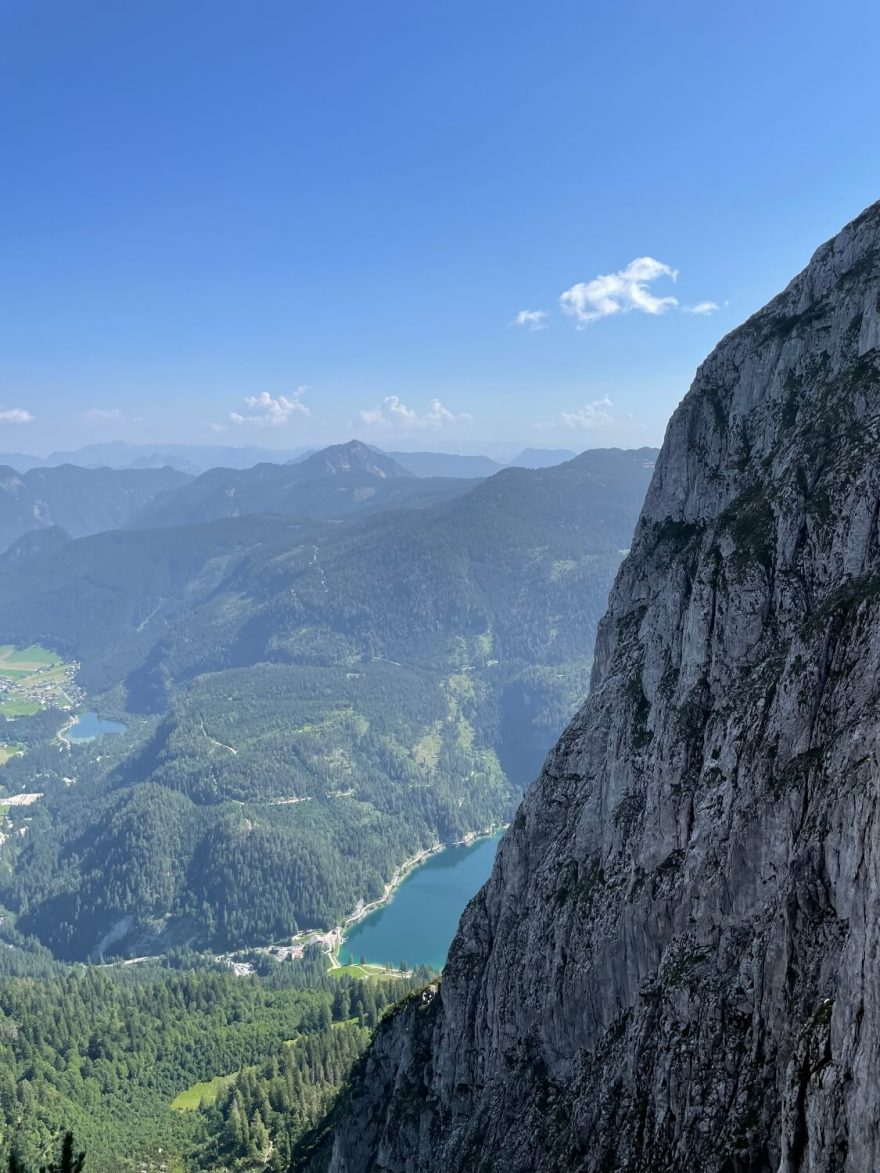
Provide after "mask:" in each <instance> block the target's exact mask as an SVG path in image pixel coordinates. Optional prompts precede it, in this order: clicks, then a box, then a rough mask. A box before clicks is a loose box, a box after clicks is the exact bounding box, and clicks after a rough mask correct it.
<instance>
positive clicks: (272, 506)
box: [135, 440, 474, 527]
mask: <svg viewBox="0 0 880 1173" xmlns="http://www.w3.org/2000/svg"><path fill="white" fill-rule="evenodd" d="M472 483H474V482H470V481H465V480H461V479H458V478H454V477H432V478H420V477H417V476H415V475H414V474H413V473H412V472H411V471H410V470H409V469H407V468H404V467H403V465H402V464H400V463H398V461H396V460H395V459H394V458H393V457H391V456H388V455H386V454H385V453H384V452H380V451H379V449H377V448H371V447H369V446H368V445H366V444H362V443H361V442H360V441H359V440H352V441H350V442H349V443H348V444H334V445H333V446H332V447H330V448H324V449H322V450H321V451H320V452H314V453H312V454H311V455H309V456H306V457H300V458H299V459H297V460H294V461H292V462H291V463H288V464H257V465H254V467H253V468H248V469H241V470H233V469H225V468H215V469H211V470H210V471H209V472H206V473H203V474H202V475H201V476H200V477H198V478H197V479H196V480H194V481H190V482H188V483H187V484H185V485H182V486H180V487H178V488H173V489H170V490H169V491H168V492H166V493H163V494H161V495H160V496H157V497H156V499H155V500H154V501H152V502H151V503H150V504H149V505H148V506H147V507H146V508H145V509H144V510H142V512H141V513H140V514H139V515H138V516H137V518H136V519H135V524H137V525H138V526H141V527H148V526H158V525H162V526H165V525H190V524H193V523H194V522H200V521H213V520H216V519H217V518H221V517H240V516H242V515H243V514H247V513H277V514H283V515H286V516H290V517H297V518H301V519H309V520H313V521H314V520H319V521H330V520H338V519H340V518H344V517H348V516H350V515H351V514H354V513H360V512H367V513H376V512H379V511H380V510H384V509H397V508H402V507H404V506H407V507H409V508H414V507H422V506H425V505H429V504H433V503H434V502H436V501H438V500H442V499H444V498H448V497H454V496H458V495H459V494H461V493H464V492H466V491H467V489H468V488H470V487H471V484H472Z"/></svg>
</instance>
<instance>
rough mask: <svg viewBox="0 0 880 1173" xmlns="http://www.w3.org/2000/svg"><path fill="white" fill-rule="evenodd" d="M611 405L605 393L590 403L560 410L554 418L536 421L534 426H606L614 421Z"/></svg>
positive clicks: (591, 427) (588, 427)
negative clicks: (546, 420)
mask: <svg viewBox="0 0 880 1173" xmlns="http://www.w3.org/2000/svg"><path fill="white" fill-rule="evenodd" d="M613 406H614V404H613V403H612V402H611V400H610V399H609V398H608V396H607V395H606V396H605V398H604V399H594V400H593V402H592V403H586V404H584V406H583V407H579V408H576V409H575V410H574V411H561V412H560V413H559V415H558V416H557V417H556V419H555V420H550V421H549V422H547V423H536V424H535V427H536V428H538V429H540V430H542V431H543V430H546V429H548V428H552V429H558V428H569V429H572V430H573V429H578V428H582V429H587V430H592V431H595V430H597V429H599V428H607V427H608V426H609V425H611V424H613V423H614V416H613V415H612V414H611V409H612V407H613Z"/></svg>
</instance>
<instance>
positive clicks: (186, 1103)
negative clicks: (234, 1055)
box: [171, 1075, 235, 1112]
mask: <svg viewBox="0 0 880 1173" xmlns="http://www.w3.org/2000/svg"><path fill="white" fill-rule="evenodd" d="M234 1079H235V1076H234V1075H216V1076H215V1077H214V1078H213V1079H209V1080H207V1081H205V1082H204V1083H194V1084H193V1085H192V1087H188V1088H187V1089H186V1091H182V1092H181V1093H180V1094H179V1095H177V1096H175V1097H174V1099H173V1100H172V1101H171V1107H172V1108H173V1109H174V1111H175V1112H197V1111H198V1109H199V1105H200V1104H201V1103H202V1101H204V1102H205V1103H206V1104H214V1103H216V1101H217V1097H218V1096H219V1095H220V1093H221V1092H222V1091H223V1089H224V1088H225V1087H228V1086H229V1084H230V1083H232V1081H233V1080H234Z"/></svg>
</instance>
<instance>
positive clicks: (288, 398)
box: [212, 387, 312, 431]
mask: <svg viewBox="0 0 880 1173" xmlns="http://www.w3.org/2000/svg"><path fill="white" fill-rule="evenodd" d="M306 391H308V387H297V389H296V390H295V391H294V392H293V393H292V394H290V395H279V396H278V398H277V399H274V398H273V397H272V396H271V395H270V394H269V392H268V391H263V392H262V393H261V394H260V395H247V396H245V400H244V403H245V407H246V408H247V409H248V410H247V411H246V412H240V411H231V412H230V413H229V422H230V423H232V424H235V425H236V427H243V426H245V425H247V424H252V425H256V426H257V427H261V428H277V427H282V426H283V425H284V424H286V423H287V422H288V421H289V420H290V419H291V417H292V416H295V415H302V416H310V415H311V414H312V413H311V412H310V411H309V409H308V408H307V407H306V405H305V404H304V403H303V402H302V397H303V395H305V393H306ZM212 426H213V427H214V430H215V431H219V430H220V425H216V424H215V425H212Z"/></svg>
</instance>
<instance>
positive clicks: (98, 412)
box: [83, 407, 126, 424]
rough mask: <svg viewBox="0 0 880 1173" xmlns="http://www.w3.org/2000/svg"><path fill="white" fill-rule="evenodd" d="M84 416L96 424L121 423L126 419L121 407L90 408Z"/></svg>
mask: <svg viewBox="0 0 880 1173" xmlns="http://www.w3.org/2000/svg"><path fill="white" fill-rule="evenodd" d="M83 416H84V417H85V419H87V420H89V421H90V422H92V423H96V424H109V423H121V422H122V420H124V419H125V418H126V416H125V412H124V411H123V410H122V408H120V407H90V408H89V409H88V411H84V412H83Z"/></svg>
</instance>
